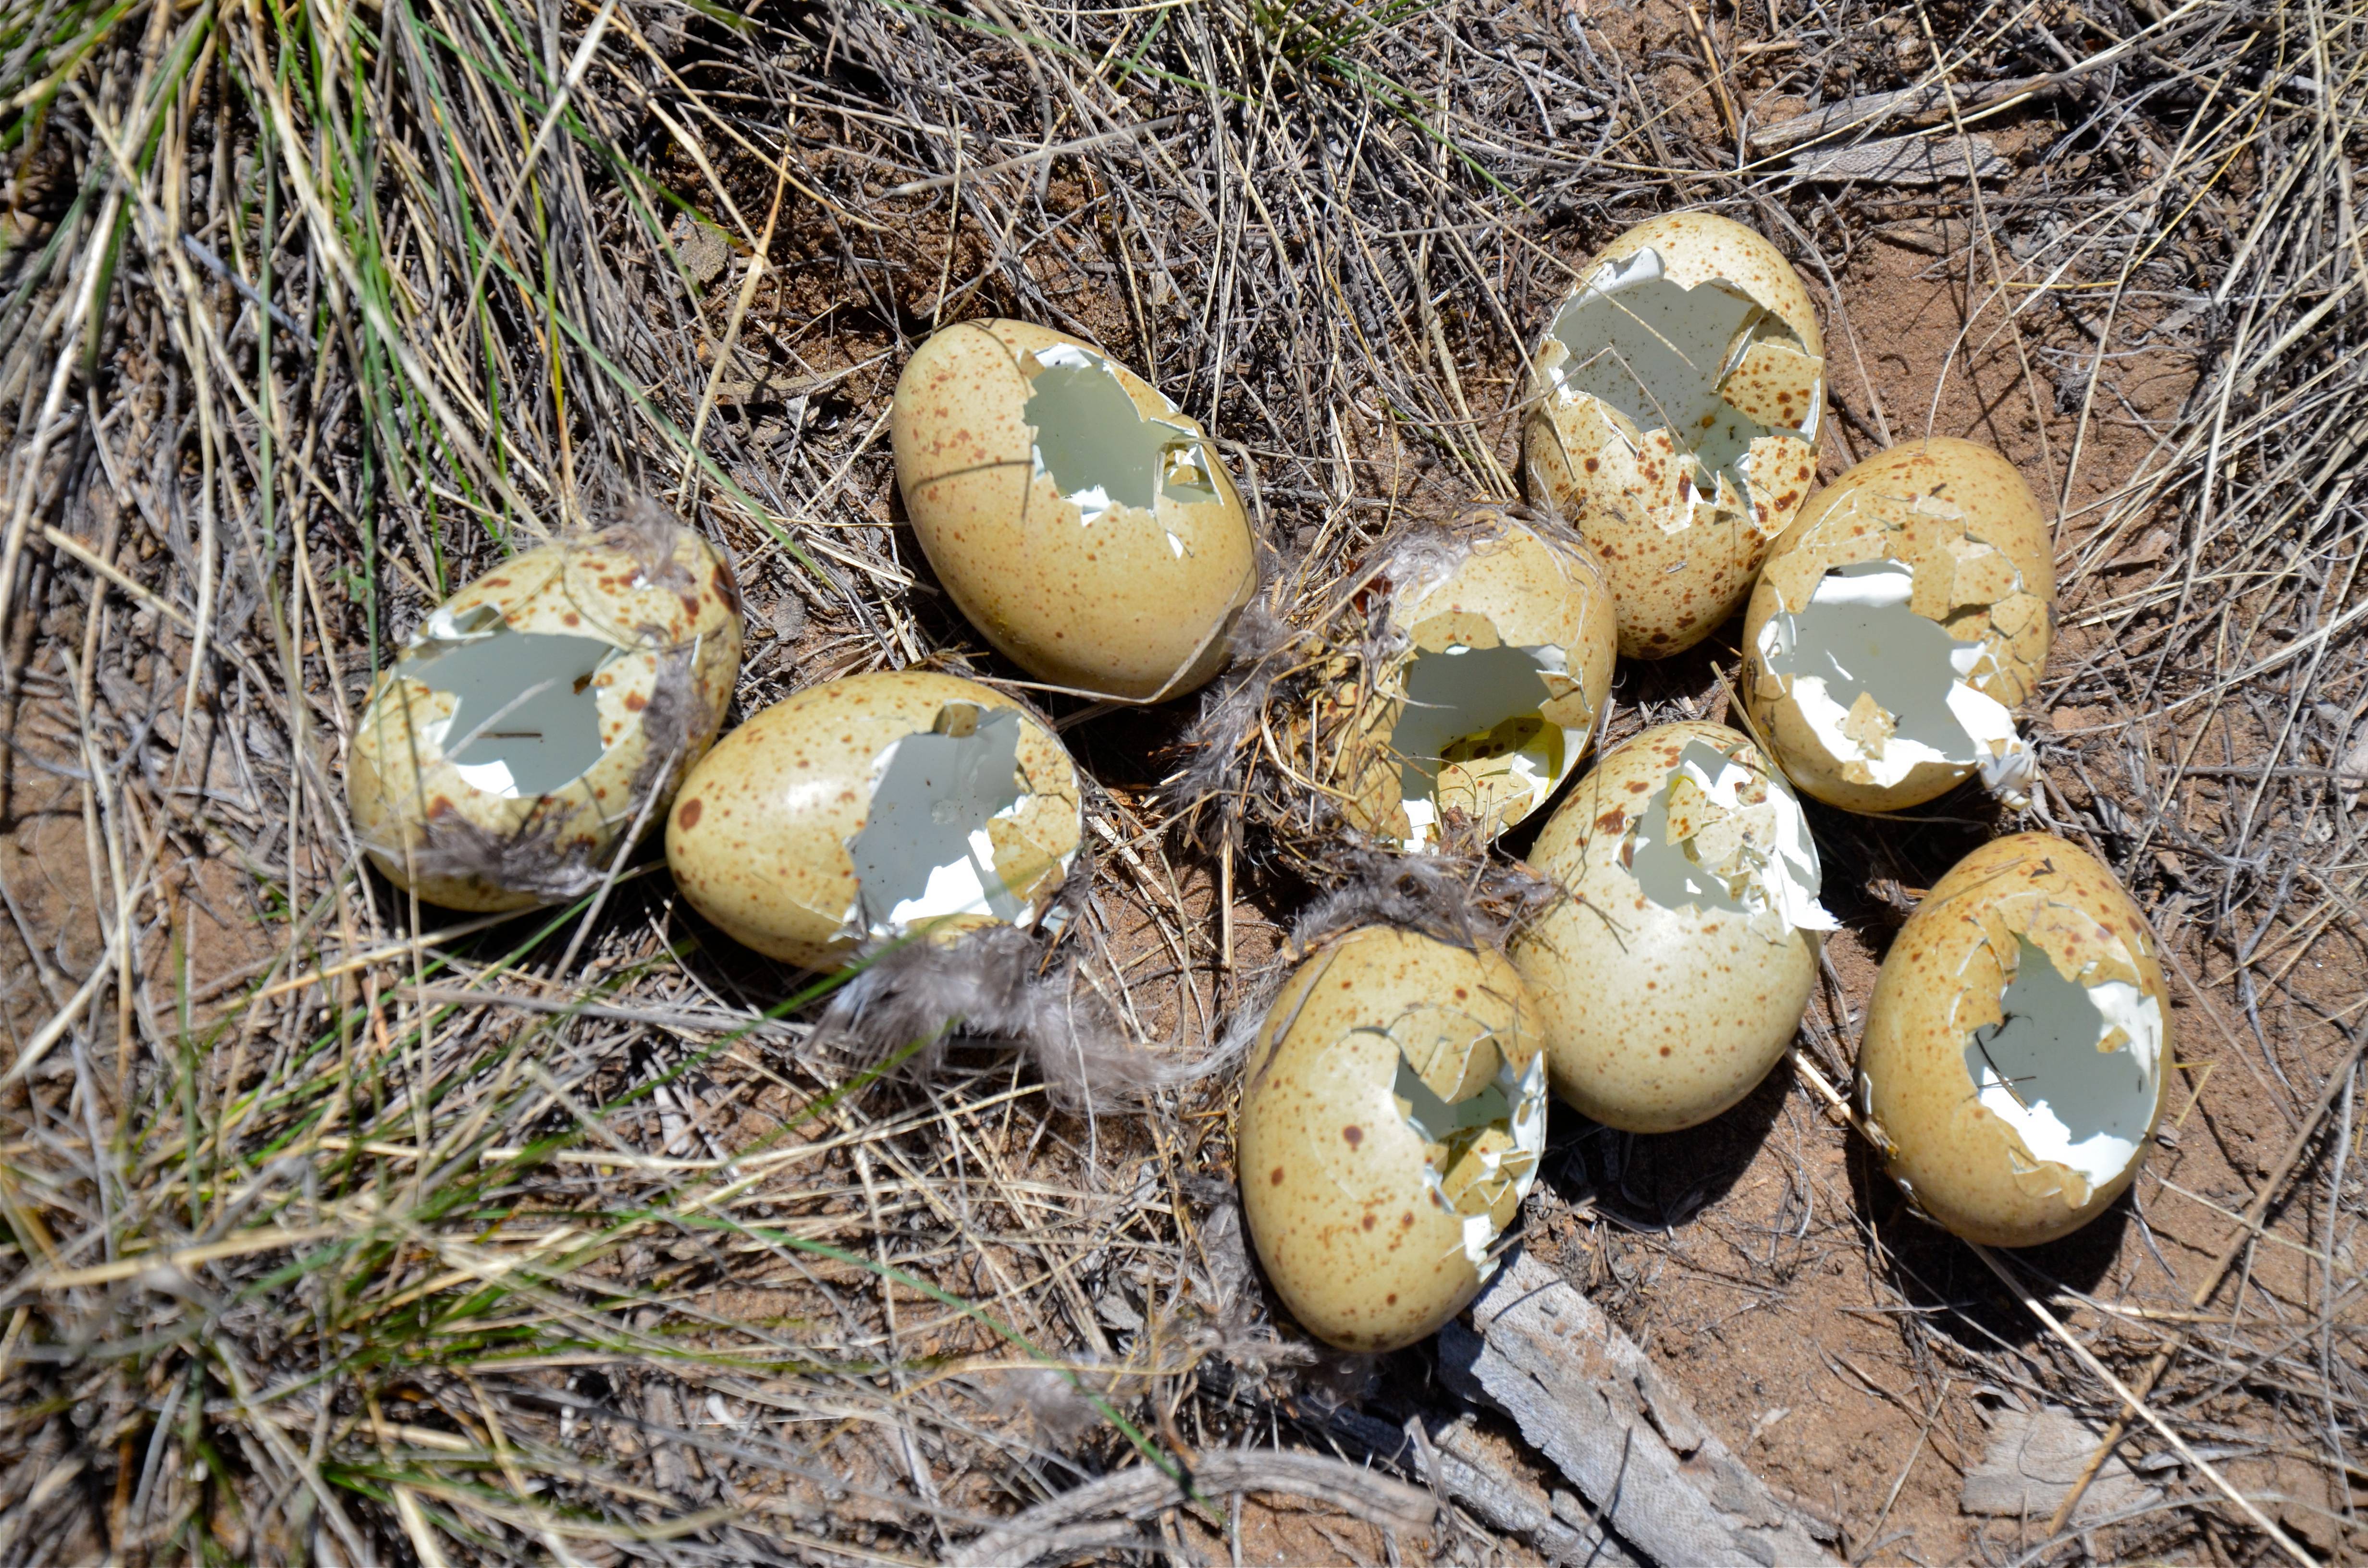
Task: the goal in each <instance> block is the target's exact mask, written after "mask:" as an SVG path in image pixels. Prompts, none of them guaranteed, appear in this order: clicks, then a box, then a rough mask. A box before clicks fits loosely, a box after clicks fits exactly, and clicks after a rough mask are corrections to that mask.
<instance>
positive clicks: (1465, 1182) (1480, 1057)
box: [1235, 926, 1546, 1350]
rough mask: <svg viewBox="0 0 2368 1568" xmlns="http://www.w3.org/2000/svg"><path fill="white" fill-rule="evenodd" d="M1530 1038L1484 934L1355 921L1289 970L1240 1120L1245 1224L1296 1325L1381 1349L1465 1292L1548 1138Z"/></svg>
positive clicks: (1508, 972)
mask: <svg viewBox="0 0 2368 1568" xmlns="http://www.w3.org/2000/svg"><path fill="white" fill-rule="evenodd" d="M1542 1044H1543V1041H1542V1040H1541V1039H1540V1038H1539V1035H1538V1028H1537V1009H1536V1008H1535V1006H1532V1005H1531V1002H1530V1000H1529V998H1528V996H1527V995H1526V994H1524V993H1523V991H1522V988H1521V981H1520V976H1519V975H1517V974H1515V973H1514V972H1513V970H1512V966H1511V965H1509V964H1508V963H1507V962H1506V961H1505V960H1504V959H1503V958H1502V957H1501V956H1500V955H1498V954H1497V953H1495V952H1493V951H1487V950H1479V951H1475V950H1474V949H1467V948H1460V947H1456V946H1454V945H1452V944H1451V943H1447V942H1442V941H1440V940H1437V939H1436V938H1433V937H1427V936H1422V935H1419V934H1417V933H1416V932H1413V931H1407V930H1402V929H1399V928H1397V927H1395V926H1363V927H1360V928H1359V929H1357V930H1354V931H1350V932H1349V933H1347V934H1346V935H1344V936H1339V937H1333V938H1332V939H1330V940H1329V941H1326V942H1325V943H1324V944H1322V945H1321V946H1319V947H1318V948H1316V949H1315V951H1314V952H1313V953H1311V954H1310V955H1309V956H1308V957H1307V959H1306V960H1305V961H1304V962H1303V963H1301V964H1300V966H1299V967H1298V968H1297V969H1296V970H1294V971H1292V975H1291V978H1290V979H1289V980H1288V981H1286V982H1284V983H1283V985H1282V988H1281V991H1279V992H1278V993H1277V994H1276V995H1275V998H1274V1001H1273V1003H1272V1005H1271V1006H1269V1008H1268V1009H1267V1015H1266V1019H1265V1022H1264V1023H1263V1024H1262V1025H1261V1026H1260V1027H1259V1029H1258V1036H1257V1038H1256V1040H1254V1041H1253V1042H1252V1044H1251V1046H1250V1051H1249V1057H1248V1061H1247V1063H1246V1065H1245V1071H1244V1076H1243V1080H1242V1099H1241V1109H1240V1112H1239V1119H1238V1121H1237V1123H1236V1125H1235V1139H1236V1142H1235V1149H1236V1153H1237V1157H1238V1158H1239V1161H1240V1165H1241V1187H1242V1205H1243V1210H1244V1214H1245V1216H1246V1218H1247V1221H1248V1224H1249V1232H1250V1239H1251V1241H1252V1243H1253V1244H1255V1245H1256V1246H1257V1248H1258V1261H1259V1262H1260V1263H1262V1264H1263V1265H1265V1267H1266V1274H1267V1278H1268V1279H1269V1281H1270V1282H1271V1283H1272V1284H1273V1286H1274V1289H1275V1293H1276V1294H1277V1295H1279V1296H1281V1298H1282V1301H1283V1304H1284V1305H1285V1306H1287V1307H1288V1308H1290V1310H1291V1313H1292V1316H1293V1317H1294V1318H1296V1319H1298V1320H1299V1322H1300V1324H1302V1326H1304V1328H1306V1329H1307V1331H1308V1332H1309V1333H1311V1334H1313V1335H1315V1336H1316V1337H1317V1338H1319V1339H1322V1340H1324V1341H1326V1343H1327V1344H1331V1345H1336V1346H1340V1347H1341V1348H1342V1349H1346V1350H1394V1349H1395V1348H1397V1347H1398V1346H1402V1345H1411V1344H1413V1343H1414V1342H1415V1341H1416V1340H1417V1339H1420V1338H1422V1337H1423V1336H1424V1335H1428V1334H1429V1333H1431V1332H1432V1331H1434V1330H1436V1329H1437V1328H1438V1327H1439V1325H1440V1324H1443V1323H1445V1322H1446V1321H1447V1320H1448V1319H1449V1318H1451V1317H1453V1316H1454V1315H1455V1314H1456V1313H1457V1312H1460V1311H1462V1310H1463V1305H1464V1303H1466V1302H1467V1301H1471V1300H1472V1298H1473V1297H1474V1295H1475V1294H1477V1293H1478V1292H1479V1290H1480V1286H1481V1284H1482V1282H1483V1280H1484V1279H1485V1278H1486V1276H1487V1274H1488V1273H1489V1272H1491V1271H1492V1269H1493V1265H1492V1263H1491V1260H1490V1256H1489V1248H1490V1247H1491V1246H1493V1245H1494V1244H1495V1243H1496V1241H1497V1237H1498V1236H1500V1235H1502V1234H1503V1233H1504V1232H1505V1229H1506V1227H1507V1226H1508V1225H1510V1224H1511V1223H1512V1222H1513V1219H1514V1217H1515V1216H1516V1215H1517V1214H1519V1213H1520V1206H1521V1199H1523V1198H1524V1197H1526V1196H1527V1195H1528V1193H1529V1190H1530V1184H1531V1182H1532V1181H1533V1180H1535V1179H1536V1176H1537V1165H1538V1155H1539V1153H1540V1152H1541V1151H1542V1150H1543V1148H1544V1147H1545V1123H1546V1106H1545V1063H1544V1060H1543V1056H1542V1055H1541V1052H1540V1047H1541V1046H1542Z"/></svg>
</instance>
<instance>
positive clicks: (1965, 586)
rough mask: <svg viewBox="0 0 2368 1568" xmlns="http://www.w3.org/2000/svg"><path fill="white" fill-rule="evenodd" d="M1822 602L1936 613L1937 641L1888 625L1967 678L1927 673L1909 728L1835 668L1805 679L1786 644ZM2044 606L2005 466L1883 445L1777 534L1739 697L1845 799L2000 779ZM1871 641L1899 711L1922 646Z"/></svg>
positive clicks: (1859, 801) (1792, 765) (2024, 505)
mask: <svg viewBox="0 0 2368 1568" xmlns="http://www.w3.org/2000/svg"><path fill="white" fill-rule="evenodd" d="M1886 562H1888V563H1889V564H1888V565H1886V564H1884V563H1886ZM1829 577H1830V578H1831V579H1832V580H1831V581H1828V579H1829ZM1820 598H1824V599H1827V600H1828V601H1833V600H1850V599H1855V600H1856V601H1858V605H1859V610H1858V613H1868V612H1870V610H1871V612H1872V613H1882V607H1879V606H1876V605H1875V601H1877V600H1880V599H1884V598H1888V599H1890V600H1893V601H1896V603H1895V604H1894V605H1892V606H1891V607H1889V608H1890V610H1891V613H1893V614H1902V615H1911V616H1913V617H1915V618H1918V619H1919V620H1921V621H1923V622H1930V623H1935V624H1937V626H1938V628H1939V629H1940V631H1941V633H1942V634H1944V637H1934V636H1932V635H1931V634H1930V631H1928V630H1927V629H1926V628H1925V627H1922V626H1919V625H1918V624H1916V623H1915V622H1913V621H1906V622H1902V623H1901V625H1900V627H1899V628H1898V629H1897V630H1898V631H1907V632H1909V633H1913V634H1915V635H1916V636H1918V637H1921V638H1923V639H1924V640H1925V641H1927V642H1930V643H1931V645H1932V649H1933V650H1934V651H1936V652H1937V653H1939V654H1940V655H1943V656H1945V657H1947V658H1949V659H1951V660H1953V661H1954V665H1956V666H1962V667H1963V668H1964V670H1965V671H1966V672H1967V673H1965V674H1964V676H1963V680H1962V686H1963V687H1964V690H1959V689H1957V685H1958V682H1957V681H1956V679H1955V678H1954V677H1952V676H1947V675H1946V674H1945V672H1943V673H1942V674H1941V676H1940V678H1939V680H1938V683H1937V685H1936V684H1935V683H1933V682H1930V681H1928V682H1924V683H1921V684H1922V685H1923V686H1925V687H1930V689H1929V690H1928V691H1927V692H1926V694H1925V696H1924V697H1923V699H1922V700H1921V701H1920V702H1918V704H1917V706H1918V707H1920V708H1922V709H1923V710H1925V712H1924V713H1923V714H1922V715H1921V716H1920V717H1917V718H1911V719H1910V720H1909V721H1908V722H1907V723H1905V724H1903V723H1901V722H1900V716H1899V714H1898V713H1897V712H1896V710H1894V709H1893V708H1890V707H1886V706H1885V705H1884V704H1883V703H1882V702H1880V701H1879V700H1877V699H1876V698H1875V695H1874V693H1873V692H1872V691H1869V690H1865V689H1863V687H1854V686H1852V685H1850V684H1849V683H1848V682H1847V681H1845V680H1843V679H1841V678H1839V677H1833V676H1831V672H1830V671H1828V672H1827V673H1826V674H1824V675H1820V676H1818V678H1817V679H1816V683H1815V684H1814V685H1813V686H1810V687H1802V686H1801V685H1800V677H1801V676H1803V675H1805V674H1808V673H1810V669H1809V661H1807V660H1804V659H1802V658H1801V657H1800V655H1799V654H1798V653H1794V652H1793V650H1795V649H1797V648H1798V646H1799V641H1800V640H1799V635H1798V631H1799V629H1800V628H1801V627H1802V626H1803V625H1804V624H1808V616H1809V615H1812V614H1815V613H1816V611H1815V609H1814V608H1813V601H1815V600H1818V599H1820ZM1841 608H1844V609H1845V611H1846V612H1850V606H1849V605H1847V604H1844V605H1843V606H1842V607H1841ZM2054 620H2055V561H2054V554H2053V547H2052V544H2051V542H2050V538H2049V532H2048V528H2047V521H2046V518H2045V517H2044V516H2043V515H2042V514H2041V512H2040V509H2039V503H2038V502H2037V501H2036V500H2035V499H2033V497H2032V494H2031V489H2030V486H2028V485H2027V484H2025V483H2023V480H2022V475H2021V473H2019V472H2016V470H2015V468H2014V465H2013V464H2011V463H2009V462H2008V461H2007V460H2006V459H2005V458H2003V457H2001V456H1999V455H1998V453H1997V452H1996V451H1994V450H1992V449H1990V448H1988V447H1985V446H1981V445H1978V444H1976V443H1975V442H1972V441H1961V440H1956V439H1954V438H1952V437H1931V438H1930V439H1927V440H1922V441H1915V442H1909V443H1907V444H1905V445H1902V446H1897V447H1894V448H1891V449H1889V450H1887V451H1884V452H1879V453H1877V454H1875V455H1874V456H1873V457H1871V458H1869V459H1867V460H1865V461H1863V462H1861V463H1860V464H1858V465H1857V466H1856V467H1854V468H1851V469H1850V470H1848V471H1846V472H1843V473H1842V474H1841V475H1840V476H1839V478H1837V479H1836V480H1835V481H1834V482H1833V483H1831V484H1829V485H1827V486H1826V487H1825V488H1824V489H1823V490H1820V491H1818V492H1817V493H1816V494H1815V495H1813V496H1811V497H1810V498H1809V503H1808V505H1807V506H1804V507H1803V508H1802V511H1801V516H1800V517H1799V519H1798V520H1797V521H1796V522H1794V523H1793V527H1792V528H1791V529H1790V530H1789V531H1788V532H1787V533H1786V534H1785V536H1784V537H1783V539H1782V540H1779V541H1778V542H1777V546H1776V551H1775V553H1774V554H1773V555H1771V556H1770V558H1769V562H1768V564H1767V566H1766V567H1765V568H1764V569H1763V570H1762V572H1761V573H1760V577H1759V585H1758V587H1756V588H1755V589H1754V590H1753V591H1752V596H1751V606H1750V609H1749V611H1748V614H1747V616H1746V618H1745V620H1744V638H1743V645H1744V651H1745V652H1744V658H1745V669H1744V692H1743V695H1744V700H1745V702H1746V704H1747V705H1748V707H1749V709H1750V711H1751V717H1752V722H1754V723H1755V724H1756V725H1757V726H1758V727H1759V733H1761V734H1763V735H1765V736H1767V737H1768V741H1769V744H1770V746H1771V747H1772V748H1773V749H1774V750H1775V753H1776V758H1777V760H1778V761H1779V762H1780V763H1782V765H1783V767H1784V771H1785V773H1786V774H1787V775H1789V776H1790V777H1791V778H1792V780H1793V783H1795V784H1797V785H1799V786H1800V787H1801V788H1802V789H1803V790H1806V791H1807V792H1808V793H1810V794H1812V795H1815V796H1816V798H1817V799H1819V800H1821V801H1826V802H1827V803H1828V804H1830V805H1836V806H1840V807H1843V808H1844V809H1846V810H1849V811H1855V812H1892V811H1899V810H1902V809H1904V808H1906V807H1908V806H1915V805H1920V804H1922V803H1923V802H1924V801H1930V800H1932V799H1934V798H1936V797H1937V796H1940V795H1942V794H1945V793H1947V792H1948V791H1949V790H1952V789H1954V788H1955V787H1956V786H1957V785H1958V784H1959V783H1961V782H1963V781H1964V779H1965V778H1967V777H1969V776H1971V775H1972V774H1974V773H1975V772H1976V771H1977V770H1979V771H1982V772H1983V773H1984V776H1985V777H1986V778H1993V777H2003V778H2010V777H2012V769H2013V768H2014V767H2015V766H2016V764H2017V763H2019V762H2021V761H2022V760H2026V759H2027V756H2028V748H2027V747H2025V746H2024V744H2023V743H2022V742H2021V739H2020V738H2019V737H2017V736H2016V734H2015V732H2014V722H2013V717H2012V714H2011V712H2010V711H2009V710H2012V709H2013V708H2015V707H2016V706H2018V705H2019V704H2021V702H2022V701H2023V700H2024V699H2027V698H2028V697H2029V696H2030V695H2031V694H2032V691H2034V690H2035V689H2036V688H2037V687H2038V683H2039V677H2040V673H2041V671H2042V670H2043V669H2044V667H2045V665H2046V663H2047V650H2048V643H2049V641H2050V639H2051V637H2052V634H2053V630H2054ZM1877 646H1878V647H1879V652H1878V653H1873V654H1871V655H1870V659H1869V663H1870V664H1871V665H1873V666H1874V668H1875V669H1876V671H1877V676H1876V678H1877V680H1878V682H1881V683H1884V684H1888V685H1889V686H1890V687H1891V688H1892V691H1893V696H1894V697H1895V699H1896V700H1897V701H1898V703H1899V706H1901V707H1906V706H1907V705H1908V699H1906V698H1904V697H1902V696H1901V692H1902V691H1903V690H1912V689H1914V688H1915V685H1914V683H1913V682H1912V680H1911V679H1910V677H1911V676H1912V672H1913V670H1914V669H1915V667H1916V665H1915V664H1914V662H1913V661H1912V660H1911V659H1910V658H1909V657H1908V656H1907V655H1908V654H1909V653H1910V651H1911V649H1912V648H1913V647H1915V646H1916V644H1914V643H1912V642H1909V641H1907V640H1906V639H1904V638H1902V637H1900V636H1899V635H1897V631H1895V632H1894V633H1893V634H1891V635H1889V636H1887V637H1886V638H1885V639H1884V641H1883V642H1882V643H1881V644H1879V645H1877ZM1819 667H1821V668H1822V666H1819ZM1931 725H1944V726H1945V728H1942V729H1938V730H1935V729H1930V728H1929V726H1931ZM1903 730H1909V731H1917V732H1920V733H1923V734H1924V735H1925V736H1926V737H1927V738H1930V739H1937V740H1944V741H1946V742H1947V744H1941V745H1926V744H1919V743H1918V741H1916V740H1915V739H1914V738H1912V737H1909V738H1906V739H1902V738H1900V737H1901V732H1902V731H1903Z"/></svg>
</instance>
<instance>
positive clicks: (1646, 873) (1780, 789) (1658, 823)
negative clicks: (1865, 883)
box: [1620, 741, 1838, 942]
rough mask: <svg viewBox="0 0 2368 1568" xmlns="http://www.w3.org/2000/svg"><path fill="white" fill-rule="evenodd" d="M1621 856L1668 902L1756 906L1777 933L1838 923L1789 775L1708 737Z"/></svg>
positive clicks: (1737, 909)
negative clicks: (1771, 771)
mask: <svg viewBox="0 0 2368 1568" xmlns="http://www.w3.org/2000/svg"><path fill="white" fill-rule="evenodd" d="M1620 858H1621V862H1622V864H1623V865H1625V866H1626V867H1627V868H1628V869H1629V871H1630V873H1631V874H1633V875H1634V877H1635V879H1636V882H1637V885H1638V886H1639V887H1641V888H1642V889H1643V890H1644V892H1645V897H1646V898H1648V899H1650V900H1652V902H1653V903H1656V904H1658V905H1660V906H1661V907H1662V908H1664V909H1668V910H1673V911H1675V910H1686V909H1699V910H1712V909H1723V910H1728V911H1731V912H1733V913H1735V914H1738V915H1747V916H1748V917H1749V919H1750V924H1751V928H1752V929H1753V930H1754V931H1756V932H1758V933H1759V935H1760V936H1762V937H1766V938H1767V939H1768V940H1770V941H1771V942H1782V941H1787V940H1790V939H1791V937H1792V934H1793V932H1795V931H1831V930H1834V929H1836V928H1837V925H1838V923H1837V922H1836V921H1835V919H1834V917H1833V916H1832V915H1828V914H1827V913H1826V910H1825V908H1824V907H1823V906H1822V905H1821V904H1819V903H1817V893H1818V889H1819V883H1820V881H1821V875H1820V872H1819V869H1818V865H1817V846H1816V841H1815V840H1814V839H1812V838H1811V837H1810V835H1809V824H1808V819H1807V818H1806V817H1805V816H1804V815H1803V814H1802V812H1801V802H1800V801H1798V800H1796V799H1795V798H1794V797H1793V792H1792V791H1791V790H1788V789H1786V788H1785V787H1784V786H1783V785H1782V783H1781V782H1779V781H1778V780H1776V779H1774V778H1770V776H1769V775H1767V774H1765V773H1763V772H1761V771H1760V770H1759V769H1758V768H1756V767H1750V766H1748V765H1747V764H1745V763H1742V762H1739V761H1737V760H1736V759H1735V758H1734V757H1731V756H1727V755H1726V754H1725V753H1724V752H1722V751H1720V750H1719V749H1718V748H1717V747H1716V746H1714V745H1712V744H1710V743H1708V742H1707V741H1689V742H1687V743H1686V745H1685V749H1684V750H1683V751H1681V752H1679V754H1678V760H1677V764H1676V766H1674V767H1671V768H1670V769H1669V772H1668V778H1666V779H1665V780H1664V781H1663V783H1662V786H1661V788H1660V789H1659V790H1656V791H1655V792H1654V794H1653V796H1652V798H1651V800H1650V801H1647V802H1646V804H1645V812H1644V814H1643V815H1642V816H1639V817H1637V818H1635V819H1634V820H1633V821H1632V822H1631V823H1630V824H1629V825H1628V831H1627V836H1626V837H1625V838H1624V839H1623V840H1622V844H1621V854H1620Z"/></svg>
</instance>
